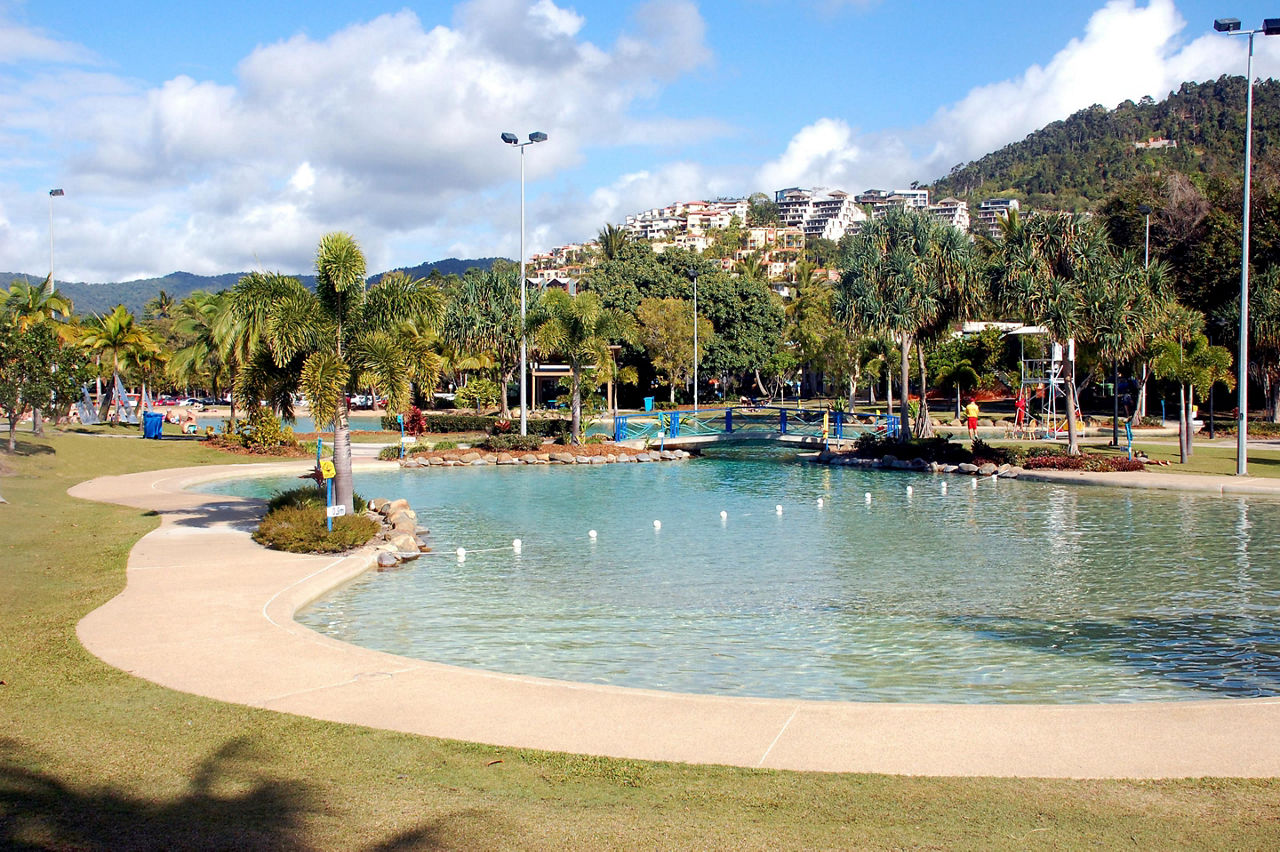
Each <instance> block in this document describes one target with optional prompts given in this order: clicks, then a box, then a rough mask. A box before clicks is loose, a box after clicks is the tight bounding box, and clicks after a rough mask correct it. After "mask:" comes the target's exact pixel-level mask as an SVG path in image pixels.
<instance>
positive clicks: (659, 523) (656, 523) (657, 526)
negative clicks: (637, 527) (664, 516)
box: [653, 521, 662, 530]
mask: <svg viewBox="0 0 1280 852" xmlns="http://www.w3.org/2000/svg"><path fill="white" fill-rule="evenodd" d="M653 528H654V529H655V530H660V529H662V521H654V522H653Z"/></svg>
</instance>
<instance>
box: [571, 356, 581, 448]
mask: <svg viewBox="0 0 1280 852" xmlns="http://www.w3.org/2000/svg"><path fill="white" fill-rule="evenodd" d="M572 375H573V397H572V399H573V402H572V403H571V405H572V408H571V414H570V421H569V429H570V430H571V431H572V433H573V437H572V439H571V440H572V441H573V443H574V444H581V443H582V434H581V429H582V368H581V367H580V366H578V364H577V363H576V362H575V363H574V364H573V369H572Z"/></svg>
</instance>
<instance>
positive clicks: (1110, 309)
mask: <svg viewBox="0 0 1280 852" xmlns="http://www.w3.org/2000/svg"><path fill="white" fill-rule="evenodd" d="M1168 274H1169V273H1168V267H1167V266H1166V265H1165V264H1164V263H1162V262H1159V261H1158V262H1156V263H1154V264H1151V265H1150V267H1144V264H1143V263H1141V262H1139V260H1138V257H1137V255H1136V254H1135V253H1134V252H1131V251H1126V252H1124V253H1123V254H1121V255H1120V256H1119V257H1117V258H1116V259H1115V261H1114V263H1113V264H1112V265H1111V268H1110V271H1109V272H1108V274H1106V275H1101V276H1098V277H1097V278H1095V279H1094V280H1093V281H1091V282H1090V283H1089V284H1088V285H1087V287H1086V293H1085V302H1086V303H1087V304H1088V305H1089V306H1090V325H1091V326H1092V329H1091V331H1092V333H1091V337H1092V339H1093V342H1094V343H1095V344H1096V346H1097V349H1098V355H1099V357H1100V358H1101V359H1102V361H1103V363H1104V364H1110V365H1111V373H1112V381H1113V383H1114V384H1116V385H1117V386H1118V384H1119V365H1120V364H1122V363H1124V362H1126V361H1129V360H1130V359H1133V358H1136V357H1138V356H1140V355H1142V354H1143V350H1144V347H1145V346H1147V345H1148V343H1149V341H1151V340H1152V339H1153V338H1154V336H1155V332H1156V325H1157V321H1158V318H1159V316H1160V315H1161V313H1162V312H1163V307H1162V306H1163V305H1164V304H1165V303H1166V302H1167V301H1168V299H1169V298H1170V297H1169V296H1168V294H1167V293H1166V292H1165V291H1166V287H1165V283H1164V282H1165V281H1166V280H1167V278H1168ZM1113 392H1114V393H1116V394H1117V395H1118V394H1119V388H1118V387H1116V388H1115V389H1113ZM1113 419H1114V418H1113ZM1118 429H1119V424H1118V423H1116V422H1113V423H1112V433H1113V434H1112V438H1113V440H1116V441H1118V440H1119V435H1118Z"/></svg>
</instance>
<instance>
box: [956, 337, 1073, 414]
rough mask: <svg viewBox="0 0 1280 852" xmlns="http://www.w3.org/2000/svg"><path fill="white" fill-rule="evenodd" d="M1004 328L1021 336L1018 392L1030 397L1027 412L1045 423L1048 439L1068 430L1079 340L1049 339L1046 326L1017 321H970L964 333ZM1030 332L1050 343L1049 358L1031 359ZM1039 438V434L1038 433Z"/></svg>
mask: <svg viewBox="0 0 1280 852" xmlns="http://www.w3.org/2000/svg"><path fill="white" fill-rule="evenodd" d="M991 327H995V328H998V329H1001V330H1002V331H1003V332H1004V333H1005V335H1006V336H1009V337H1017V338H1018V363H1019V366H1018V388H1017V390H1018V393H1020V394H1022V396H1023V397H1024V398H1025V399H1026V400H1027V414H1028V416H1030V417H1034V418H1035V419H1036V420H1037V421H1038V422H1040V423H1043V424H1044V430H1043V431H1044V435H1043V437H1046V438H1057V437H1059V436H1061V435H1065V434H1066V433H1067V414H1068V413H1067V384H1066V381H1067V380H1066V376H1067V369H1066V367H1067V364H1068V363H1071V364H1072V365H1073V366H1074V364H1075V360H1076V342H1075V340H1074V339H1070V340H1068V341H1067V345H1066V346H1065V347H1064V346H1063V345H1062V344H1060V343H1054V342H1052V341H1051V340H1049V330H1048V329H1047V328H1045V327H1044V326H1042V325H1023V324H1022V323H1016V322H966V323H965V324H964V326H963V327H962V329H961V332H960V333H961V334H980V333H981V332H982V331H984V330H985V329H987V328H991ZM1028 335H1034V336H1036V337H1042V338H1044V340H1045V343H1046V344H1047V345H1046V347H1044V350H1045V351H1044V354H1046V355H1048V357H1047V358H1045V357H1036V358H1028V357H1027V347H1026V343H1025V340H1026V338H1027V336H1028ZM1037 437H1038V436H1037Z"/></svg>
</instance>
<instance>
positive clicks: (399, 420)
mask: <svg viewBox="0 0 1280 852" xmlns="http://www.w3.org/2000/svg"><path fill="white" fill-rule="evenodd" d="M396 422H397V423H399V424H400V458H404V415H403V414H397V415H396Z"/></svg>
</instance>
